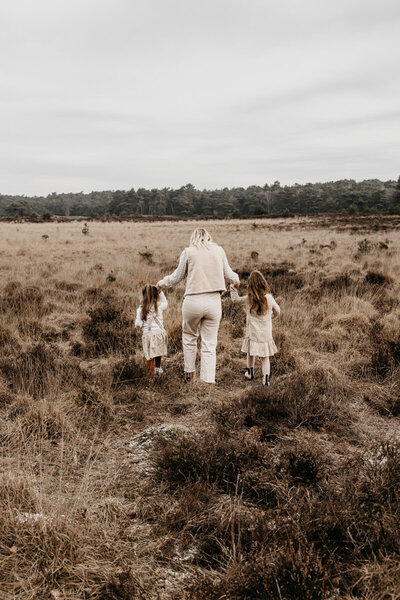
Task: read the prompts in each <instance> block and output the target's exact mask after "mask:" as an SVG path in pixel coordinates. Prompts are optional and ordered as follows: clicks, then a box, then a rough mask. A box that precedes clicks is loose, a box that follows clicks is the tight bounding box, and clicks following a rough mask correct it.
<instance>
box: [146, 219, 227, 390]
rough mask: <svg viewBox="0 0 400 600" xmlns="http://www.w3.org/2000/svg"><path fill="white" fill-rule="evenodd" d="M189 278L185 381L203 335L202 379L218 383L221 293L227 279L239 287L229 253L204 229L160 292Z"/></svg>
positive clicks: (184, 310) (184, 307)
mask: <svg viewBox="0 0 400 600" xmlns="http://www.w3.org/2000/svg"><path fill="white" fill-rule="evenodd" d="M185 277H187V280H186V290H185V297H184V300H183V304H182V320H183V322H182V344H183V355H184V361H185V381H190V380H191V379H192V378H193V376H194V372H195V364H196V354H197V339H198V337H199V334H200V335H201V365H200V379H201V380H203V381H205V382H207V383H215V366H216V347H217V338H218V329H219V323H220V320H221V313H222V309H221V292H223V291H224V290H225V279H227V280H228V281H230V282H231V283H234V284H235V283H238V282H239V276H238V275H237V273H235V272H234V271H232V269H231V268H230V266H229V263H228V259H227V258H226V254H225V251H224V250H223V248H221V246H218V245H217V244H215V243H214V242H213V241H212V239H211V235H210V234H209V233H208V231H207V230H206V229H204V228H203V227H199V228H197V229H195V230H194V231H193V233H192V235H191V237H190V246H189V247H188V248H185V250H184V251H183V252H182V254H181V257H180V259H179V265H178V267H177V269H176V270H175V271H174V272H173V273H172V274H171V275H167V276H166V277H164V279H161V280H160V281H159V282H158V284H157V285H158V287H159V288H161V289H162V288H165V287H172V286H173V285H176V284H177V283H178V282H179V281H181V280H182V279H184V278H185Z"/></svg>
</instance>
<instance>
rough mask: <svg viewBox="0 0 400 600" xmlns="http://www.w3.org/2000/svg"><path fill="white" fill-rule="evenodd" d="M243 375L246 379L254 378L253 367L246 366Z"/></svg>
mask: <svg viewBox="0 0 400 600" xmlns="http://www.w3.org/2000/svg"><path fill="white" fill-rule="evenodd" d="M244 376H245V377H246V379H249V380H251V379H254V368H253V367H247V369H246V371H245V374H244Z"/></svg>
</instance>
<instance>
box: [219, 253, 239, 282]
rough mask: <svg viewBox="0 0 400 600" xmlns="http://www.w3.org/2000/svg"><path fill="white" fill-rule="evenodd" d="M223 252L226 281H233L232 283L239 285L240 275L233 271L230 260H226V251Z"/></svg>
mask: <svg viewBox="0 0 400 600" xmlns="http://www.w3.org/2000/svg"><path fill="white" fill-rule="evenodd" d="M222 252H223V255H222V256H223V261H224V277H225V279H227V280H228V281H231V282H232V283H239V275H238V274H237V273H235V271H232V269H231V267H230V265H229V263H228V259H227V258H226V254H225V250H224V249H222Z"/></svg>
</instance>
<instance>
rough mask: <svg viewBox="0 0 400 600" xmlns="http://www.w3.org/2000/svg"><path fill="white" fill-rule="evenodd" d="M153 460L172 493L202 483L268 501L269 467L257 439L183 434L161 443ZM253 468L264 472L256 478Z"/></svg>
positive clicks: (156, 448)
mask: <svg viewBox="0 0 400 600" xmlns="http://www.w3.org/2000/svg"><path fill="white" fill-rule="evenodd" d="M154 459H155V462H156V465H157V470H158V474H159V476H160V477H161V479H162V480H164V481H165V482H167V483H168V485H169V487H170V488H171V489H172V490H174V489H177V487H178V486H180V485H186V484H187V483H194V482H196V481H201V482H204V483H207V484H208V485H214V486H216V487H217V488H218V489H220V490H221V491H224V492H233V491H235V490H239V493H240V492H243V494H244V495H245V496H246V497H248V498H253V499H262V498H264V499H267V496H268V488H269V475H268V473H269V472H270V467H269V464H268V462H266V456H265V450H264V448H263V446H262V444H259V443H258V442H256V441H255V440H253V441H252V440H245V439H242V440H239V439H236V440H232V439H228V438H223V437H221V436H220V437H219V438H218V439H217V438H215V436H212V435H210V433H209V432H207V433H204V434H203V435H202V436H201V437H200V436H196V438H194V437H193V436H191V435H189V434H187V433H182V434H180V435H178V436H175V437H174V438H170V439H162V440H158V441H157V443H156V445H155V453H154ZM254 469H259V470H260V469H261V471H262V473H260V472H259V473H258V477H257V478H255V477H253V474H252V472H253V471H254ZM263 475H264V477H263Z"/></svg>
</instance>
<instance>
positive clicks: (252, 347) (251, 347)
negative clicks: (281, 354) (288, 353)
mask: <svg viewBox="0 0 400 600" xmlns="http://www.w3.org/2000/svg"><path fill="white" fill-rule="evenodd" d="M242 352H245V353H246V354H250V356H260V357H261V358H264V357H266V356H273V355H274V354H276V352H278V348H277V347H276V344H275V342H274V340H270V341H269V342H254V341H253V340H250V339H249V338H245V339H244V340H243V344H242Z"/></svg>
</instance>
